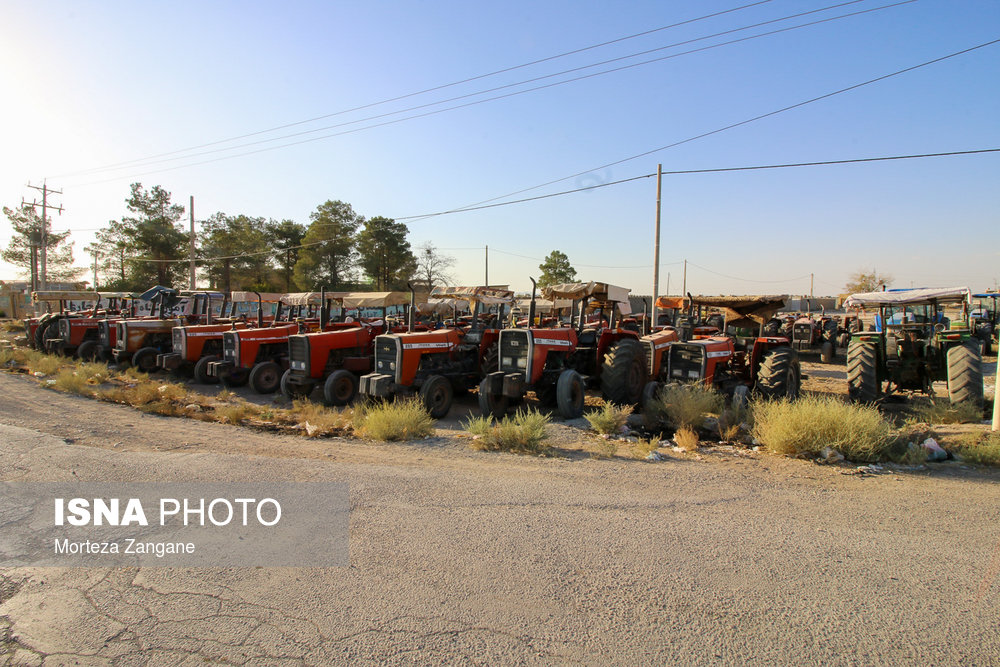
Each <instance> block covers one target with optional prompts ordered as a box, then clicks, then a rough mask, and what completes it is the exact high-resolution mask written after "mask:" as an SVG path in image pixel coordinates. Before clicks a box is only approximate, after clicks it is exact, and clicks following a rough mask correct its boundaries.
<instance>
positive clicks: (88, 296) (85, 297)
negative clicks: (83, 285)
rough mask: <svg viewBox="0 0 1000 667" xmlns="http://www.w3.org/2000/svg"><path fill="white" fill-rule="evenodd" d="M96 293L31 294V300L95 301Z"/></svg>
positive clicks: (82, 291)
mask: <svg viewBox="0 0 1000 667" xmlns="http://www.w3.org/2000/svg"><path fill="white" fill-rule="evenodd" d="M96 299H97V292H87V291H84V290H80V291H60V292H32V293H31V300H32V301H35V302H36V303H37V302H39V301H95V300H96Z"/></svg>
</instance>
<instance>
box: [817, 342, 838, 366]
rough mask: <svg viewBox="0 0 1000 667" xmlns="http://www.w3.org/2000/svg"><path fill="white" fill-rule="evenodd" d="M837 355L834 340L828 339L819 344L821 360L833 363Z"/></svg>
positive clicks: (825, 362)
mask: <svg viewBox="0 0 1000 667" xmlns="http://www.w3.org/2000/svg"><path fill="white" fill-rule="evenodd" d="M835 356H836V355H835V348H834V346H833V342H832V341H828V340H825V341H823V344H822V345H820V346H819V360H820V361H822V362H823V363H824V364H830V363H833V359H834V357H835Z"/></svg>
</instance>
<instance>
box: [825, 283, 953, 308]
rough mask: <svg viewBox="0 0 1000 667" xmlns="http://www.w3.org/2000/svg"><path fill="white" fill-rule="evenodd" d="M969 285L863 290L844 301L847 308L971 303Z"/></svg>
mask: <svg viewBox="0 0 1000 667" xmlns="http://www.w3.org/2000/svg"><path fill="white" fill-rule="evenodd" d="M971 298H972V291H971V290H970V289H969V288H968V287H927V288H922V289H911V290H902V291H899V292H862V293H860V294H852V295H851V296H849V297H847V299H846V300H845V301H844V306H845V307H847V308H878V307H880V306H921V305H931V304H935V303H937V304H944V303H970V302H971Z"/></svg>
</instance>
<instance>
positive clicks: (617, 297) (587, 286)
mask: <svg viewBox="0 0 1000 667" xmlns="http://www.w3.org/2000/svg"><path fill="white" fill-rule="evenodd" d="M629 291H630V290H629V289H628V288H627V287H617V286H615V285H609V284H608V283H598V282H593V281H591V282H589V283H560V284H559V285H549V286H548V287H543V288H542V296H543V297H544V298H546V299H552V300H558V299H570V300H572V301H576V300H579V299H585V298H591V299H593V300H594V301H600V302H603V303H614V304H615V305H616V306H618V312H619V313H621V314H622V315H629V314H631V313H632V306H631V304H630V303H629V299H628V294H629Z"/></svg>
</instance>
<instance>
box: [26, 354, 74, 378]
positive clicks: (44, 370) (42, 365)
mask: <svg viewBox="0 0 1000 667" xmlns="http://www.w3.org/2000/svg"><path fill="white" fill-rule="evenodd" d="M64 362H65V359H60V358H59V357H54V356H52V355H48V354H45V353H44V352H39V351H38V350H24V361H23V362H22V363H23V364H24V365H25V366H26V367H27V369H28V371H29V372H31V373H41V374H42V375H54V374H55V373H56V372H57V371H58V370H59V368H60V367H61V366H62V365H63V363H64Z"/></svg>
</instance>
